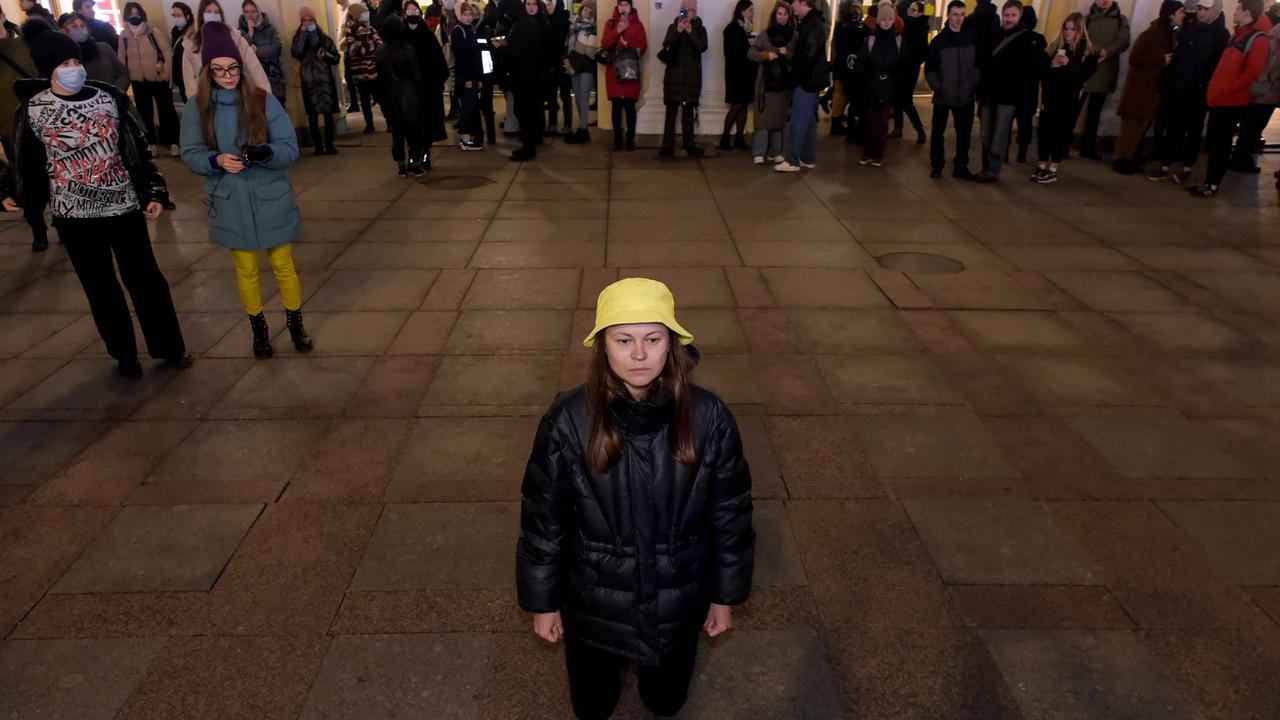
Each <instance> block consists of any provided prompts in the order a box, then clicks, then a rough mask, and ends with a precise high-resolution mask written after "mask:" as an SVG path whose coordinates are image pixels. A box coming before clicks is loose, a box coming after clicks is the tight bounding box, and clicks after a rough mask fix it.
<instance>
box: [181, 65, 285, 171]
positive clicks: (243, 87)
mask: <svg viewBox="0 0 1280 720" xmlns="http://www.w3.org/2000/svg"><path fill="white" fill-rule="evenodd" d="M215 83H216V81H215V80H214V79H213V72H212V71H211V70H210V69H209V66H208V65H205V66H204V72H203V74H202V75H201V77H200V91H199V92H198V93H197V94H196V107H198V108H199V109H200V130H201V132H203V133H204V141H205V143H206V144H207V145H208V146H209V147H210V148H212V149H214V150H216V149H217V148H218V135H217V133H216V132H215V130H214V127H213V89H214V84H215ZM236 87H237V89H238V90H239V91H240V98H239V100H238V102H236V113H237V114H239V116H240V122H239V125H240V137H239V138H237V139H236V141H237V142H239V143H242V144H249V145H262V144H263V143H266V142H267V141H269V140H270V139H271V137H270V132H269V131H268V129H267V92H266V91H265V90H262V89H260V88H258V87H257V86H256V85H254V84H253V80H251V79H249V76H248V75H247V74H246V73H245V71H244V63H243V62H242V63H241V67H240V83H239V85H237V86H236Z"/></svg>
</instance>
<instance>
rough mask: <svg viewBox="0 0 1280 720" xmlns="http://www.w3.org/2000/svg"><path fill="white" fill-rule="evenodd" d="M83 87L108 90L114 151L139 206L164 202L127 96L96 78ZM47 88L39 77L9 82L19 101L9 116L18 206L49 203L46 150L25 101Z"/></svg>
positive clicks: (166, 191)
mask: <svg viewBox="0 0 1280 720" xmlns="http://www.w3.org/2000/svg"><path fill="white" fill-rule="evenodd" d="M85 87H92V88H96V89H98V90H99V91H101V92H104V93H108V94H109V95H111V97H112V98H114V99H115V101H116V116H117V117H118V118H119V123H120V126H119V127H117V128H116V137H117V139H116V146H117V152H119V153H120V159H121V160H123V161H124V167H125V170H127V171H128V172H129V179H130V180H131V181H133V188H134V190H135V191H137V193H138V204H139V205H140V207H141V208H142V209H144V210H145V209H146V207H147V204H148V203H151V202H153V201H154V202H158V203H165V202H167V201H168V200H169V188H168V186H167V185H165V182H164V176H163V175H161V174H160V169H159V168H157V167H156V163H155V159H154V158H152V157H151V149H150V147H149V146H148V145H147V135H146V131H144V130H143V129H142V121H141V119H140V118H139V116H138V113H137V112H135V111H134V110H133V109H132V103H130V102H129V96H128V95H125V94H124V93H122V92H120V90H119V89H118V88H116V87H115V86H114V85H109V84H107V83H102V82H97V81H96V80H89V81H88V82H86V83H85ZM48 89H49V81H48V80H40V79H27V80H19V81H17V82H16V83H14V85H13V91H14V92H15V93H17V95H18V102H19V104H18V112H17V114H16V115H14V118H13V138H14V140H13V151H14V152H13V170H14V174H13V179H14V188H13V190H14V199H15V200H17V201H18V204H19V205H21V206H22V207H44V206H45V205H47V204H48V203H49V171H48V152H47V151H46V150H45V146H44V142H42V141H41V140H40V139H39V138H37V137H36V135H35V133H34V132H32V130H31V119H30V117H28V115H27V101H29V100H30V99H31V98H33V97H35V96H36V95H37V94H39V93H41V92H44V91H45V90H48Z"/></svg>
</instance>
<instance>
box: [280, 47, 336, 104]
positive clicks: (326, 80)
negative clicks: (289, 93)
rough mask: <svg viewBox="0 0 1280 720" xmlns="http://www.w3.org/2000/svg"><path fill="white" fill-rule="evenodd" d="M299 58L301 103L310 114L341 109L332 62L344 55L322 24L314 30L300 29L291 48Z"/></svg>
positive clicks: (333, 63)
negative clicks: (339, 51) (325, 31)
mask: <svg viewBox="0 0 1280 720" xmlns="http://www.w3.org/2000/svg"><path fill="white" fill-rule="evenodd" d="M290 54H291V55H293V59H294V60H297V61H298V76H299V79H300V80H301V81H302V105H303V107H304V108H305V109H306V112H307V114H308V115H323V114H326V113H336V112H338V86H337V84H336V83H335V82H334V79H333V66H334V65H337V64H338V60H339V58H341V55H339V54H338V45H337V44H336V43H335V42H334V41H333V38H331V37H329V36H328V35H326V34H325V33H324V31H323V30H321V29H320V28H316V29H315V30H314V31H313V32H306V31H305V30H299V31H298V32H297V34H295V35H294V36H293V47H292V48H291V49H290Z"/></svg>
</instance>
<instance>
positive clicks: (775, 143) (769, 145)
mask: <svg viewBox="0 0 1280 720" xmlns="http://www.w3.org/2000/svg"><path fill="white" fill-rule="evenodd" d="M781 154H782V131H781V130H757V131H756V134H755V136H754V137H752V138H751V155H752V156H753V157H762V158H775V157H778V156H779V155H781Z"/></svg>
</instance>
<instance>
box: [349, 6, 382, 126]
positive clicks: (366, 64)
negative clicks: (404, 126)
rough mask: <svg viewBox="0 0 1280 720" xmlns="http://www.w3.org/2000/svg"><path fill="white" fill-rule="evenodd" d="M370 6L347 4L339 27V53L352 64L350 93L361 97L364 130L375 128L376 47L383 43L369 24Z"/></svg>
mask: <svg viewBox="0 0 1280 720" xmlns="http://www.w3.org/2000/svg"><path fill="white" fill-rule="evenodd" d="M370 17H371V15H370V13H369V9H368V8H367V7H365V6H364V5H362V4H360V3H351V4H350V5H348V6H347V26H346V27H345V28H343V30H342V44H341V47H342V54H343V55H345V56H346V58H347V64H348V65H350V66H351V77H352V79H354V80H355V82H356V89H355V91H354V92H353V93H352V94H353V95H354V96H356V97H358V98H359V100H360V113H361V114H362V115H364V134H365V135H369V134H372V133H373V132H374V127H373V94H374V91H376V90H377V86H378V47H379V46H380V45H381V44H382V40H381V38H379V37H378V33H377V32H375V31H374V29H373V26H372V25H370V24H369V19H370Z"/></svg>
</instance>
